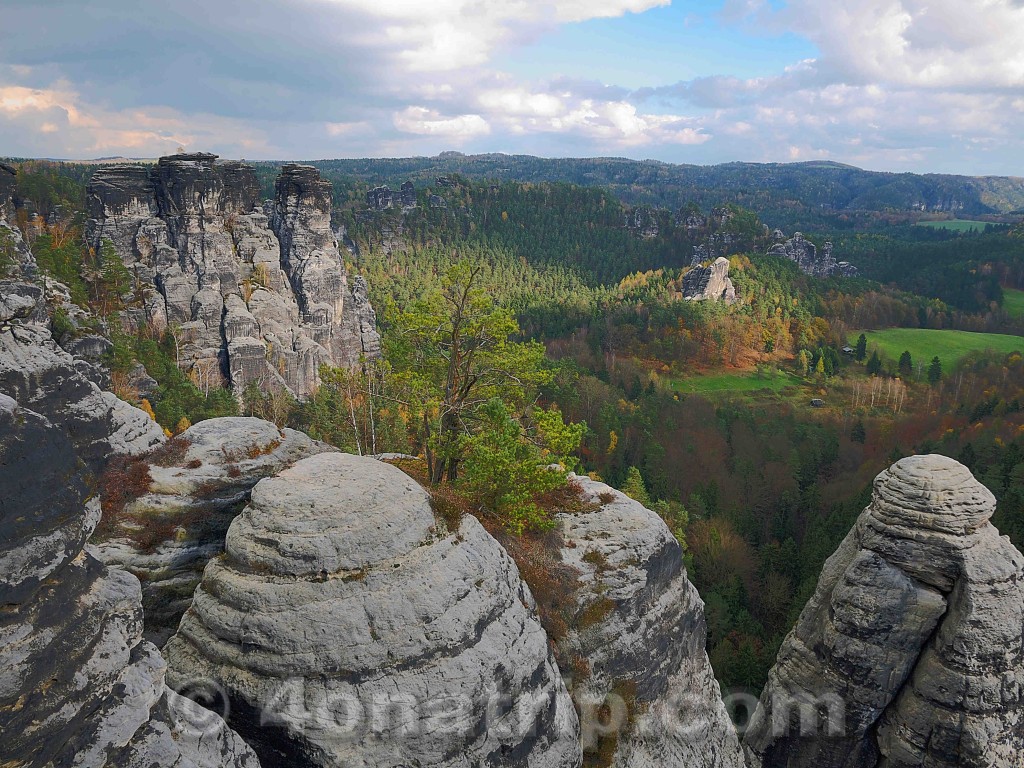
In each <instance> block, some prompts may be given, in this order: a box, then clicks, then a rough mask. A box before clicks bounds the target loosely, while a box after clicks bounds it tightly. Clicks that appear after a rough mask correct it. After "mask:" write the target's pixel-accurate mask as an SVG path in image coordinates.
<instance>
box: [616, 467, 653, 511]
mask: <svg viewBox="0 0 1024 768" xmlns="http://www.w3.org/2000/svg"><path fill="white" fill-rule="evenodd" d="M619 490H621V491H622V492H623V493H624V494H626V495H627V496H629V498H631V499H633V501H639V502H640V503H641V504H643V505H644V506H645V507H650V506H651V497H650V494H648V493H647V484H646V483H644V476H643V475H642V474H640V470H639V469H637V468H636V467H630V468H629V469H628V470H626V482H624V483H623V484H622V488H620V489H619Z"/></svg>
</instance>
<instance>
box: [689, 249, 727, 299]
mask: <svg viewBox="0 0 1024 768" xmlns="http://www.w3.org/2000/svg"><path fill="white" fill-rule="evenodd" d="M683 298H684V299H686V300H688V301H703V300H705V299H711V300H712V301H724V302H725V303H726V304H732V303H733V302H734V301H736V288H735V287H734V286H733V284H732V280H730V279H729V260H728V259H726V258H724V257H722V256H719V257H718V258H717V259H715V261H714V263H713V264H709V265H708V266H706V267H701V266H696V267H692V268H691V269H690V271H689V272H687V273H686V274H685V275H683Z"/></svg>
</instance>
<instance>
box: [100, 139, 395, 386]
mask: <svg viewBox="0 0 1024 768" xmlns="http://www.w3.org/2000/svg"><path fill="white" fill-rule="evenodd" d="M276 186H277V190H276V198H275V200H274V201H272V202H268V203H267V204H266V205H264V204H263V203H261V201H260V200H259V183H258V181H257V179H256V174H255V172H254V171H253V169H252V167H251V166H248V165H245V164H244V163H239V162H231V161H218V160H217V157H216V155H208V154H195V155H174V156H170V157H164V158H161V159H160V161H159V163H157V165H156V166H155V167H152V168H147V167H144V166H136V165H118V166H111V167H108V168H101V169H98V170H97V171H96V173H95V174H94V175H93V177H92V179H91V180H90V183H89V187H88V190H87V195H88V203H89V215H90V218H89V222H88V226H87V232H88V237H89V240H90V243H91V244H92V245H93V246H94V247H96V248H100V247H101V245H102V243H103V241H104V240H109V241H110V242H111V243H112V244H113V246H114V248H115V250H116V251H117V254H118V255H119V256H120V258H121V259H122V261H124V263H125V265H126V266H127V267H128V269H129V271H131V272H132V273H134V274H135V275H136V276H137V277H138V278H139V279H141V280H142V281H144V282H146V283H150V284H151V285H152V287H153V291H152V295H151V297H150V299H149V300H148V301H147V302H146V306H145V307H144V308H143V309H136V310H132V311H130V312H129V315H130V319H131V320H133V321H135V322H139V323H141V322H146V323H150V324H152V325H153V326H154V327H156V328H157V329H161V330H162V329H163V328H165V327H167V326H168V325H174V326H175V327H176V328H177V329H178V331H177V333H178V338H179V344H180V347H181V355H180V360H181V362H182V364H183V366H184V367H185V368H186V369H188V370H190V372H191V373H192V375H193V376H194V377H196V378H199V379H200V380H201V381H204V382H207V383H213V384H220V383H230V384H231V385H233V386H234V387H235V388H236V390H237V391H238V392H239V393H240V392H241V391H242V390H243V389H244V388H245V386H246V385H247V384H250V383H255V384H257V385H258V386H259V387H261V388H263V389H266V388H268V387H272V388H286V389H288V390H289V391H290V392H292V393H293V394H294V395H296V396H298V397H305V396H307V395H309V394H310V393H311V392H312V391H313V390H314V389H315V388H316V385H317V383H318V380H319V379H318V371H319V368H320V366H321V365H324V364H326V365H338V366H352V365H355V364H356V363H357V362H358V360H359V358H360V357H361V356H366V357H371V358H372V357H375V356H377V355H378V354H379V353H380V337H379V335H378V334H377V329H376V316H375V314H374V311H373V307H371V306H370V303H369V300H368V297H367V289H366V283H365V281H364V280H363V278H361V277H358V276H357V277H354V278H353V279H352V280H351V282H350V281H349V278H348V275H347V274H346V272H345V267H344V264H343V262H342V259H341V256H340V253H339V251H338V243H337V240H336V239H335V237H334V234H333V232H332V231H331V226H330V223H331V185H330V183H329V182H326V181H324V180H322V179H321V178H320V175H319V172H318V171H317V170H316V168H314V167H312V166H300V165H293V164H288V165H285V166H284V167H283V168H282V173H281V176H280V177H279V178H278V180H277V185H276ZM224 374H226V381H225V376H224Z"/></svg>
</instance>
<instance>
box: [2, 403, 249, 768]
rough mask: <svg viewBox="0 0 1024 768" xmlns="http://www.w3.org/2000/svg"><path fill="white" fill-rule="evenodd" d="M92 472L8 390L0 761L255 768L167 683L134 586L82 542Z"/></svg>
mask: <svg viewBox="0 0 1024 768" xmlns="http://www.w3.org/2000/svg"><path fill="white" fill-rule="evenodd" d="M87 476H88V470H87V468H86V467H85V465H83V464H81V463H80V462H79V461H78V458H77V457H76V455H75V451H74V448H73V446H72V445H71V443H70V442H69V441H68V440H67V437H66V436H65V434H64V433H63V431H62V430H60V429H57V428H56V427H54V426H53V425H51V424H50V423H49V421H47V420H46V419H45V418H44V417H43V416H41V415H39V414H37V413H35V412H33V411H31V410H28V409H27V408H23V407H20V406H19V405H18V404H17V403H16V401H15V400H14V399H12V398H10V397H8V396H6V395H0V529H2V530H3V532H4V534H3V536H2V537H0V605H2V606H3V610H2V611H0V734H2V738H0V764H3V765H4V766H58V765H59V766H83V767H88V768H92V767H94V766H95V767H96V768H98V767H99V766H107V765H110V766H130V767H132V768H135V767H137V768H153V766H158V767H163V766H166V767H167V768H172V766H173V768H192V767H193V766H194V767H196V768H199V767H203V768H214V766H230V767H231V768H257V767H258V765H259V763H258V761H257V759H256V757H255V755H254V754H253V752H252V751H251V750H250V749H249V748H248V747H247V746H246V745H245V744H244V743H243V742H242V741H241V739H240V738H239V737H238V736H237V734H234V733H232V732H231V731H230V730H228V729H227V727H226V725H225V724H224V722H223V721H222V720H220V719H219V718H217V717H216V715H214V714H213V713H211V712H202V711H201V710H199V709H198V708H197V707H196V705H194V704H187V703H185V702H181V701H180V700H179V699H178V697H176V696H175V695H174V694H173V693H172V692H171V691H170V690H168V688H167V687H166V685H165V684H164V671H165V664H164V661H163V659H162V658H161V657H160V654H159V652H158V651H157V650H156V648H155V647H154V646H153V645H151V644H149V643H147V642H144V641H142V639H141V635H140V631H141V627H142V602H141V592H140V588H139V582H138V580H137V579H136V578H135V577H133V576H131V575H130V574H127V573H125V572H123V571H108V570H107V569H106V568H105V567H104V566H103V565H102V564H101V563H100V562H99V561H97V560H96V559H95V558H93V557H92V555H91V554H89V552H88V551H86V550H84V549H83V547H84V543H85V540H86V539H87V538H88V536H89V534H90V533H91V531H92V529H93V526H95V524H96V522H97V520H98V519H99V515H100V510H99V500H98V499H97V498H96V497H95V496H92V495H90V494H89V490H88V486H87V479H88V477H87ZM200 714H201V715H202V716H201V717H200V716H199V715H200ZM200 722H204V723H205V725H204V727H203V729H202V731H201V732H200V731H199V730H197V729H195V728H194V726H195V725H197V724H199V723H200Z"/></svg>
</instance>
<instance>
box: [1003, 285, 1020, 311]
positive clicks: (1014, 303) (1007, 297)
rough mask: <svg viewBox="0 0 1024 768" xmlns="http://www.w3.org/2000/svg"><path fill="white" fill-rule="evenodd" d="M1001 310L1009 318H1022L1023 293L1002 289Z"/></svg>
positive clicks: (1012, 289) (1011, 289)
mask: <svg viewBox="0 0 1024 768" xmlns="http://www.w3.org/2000/svg"><path fill="white" fill-rule="evenodd" d="M1003 309H1005V310H1006V314H1008V315H1009V316H1010V317H1024V291H1018V290H1016V289H1015V288H1003Z"/></svg>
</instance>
